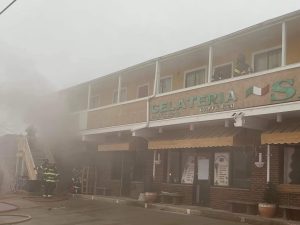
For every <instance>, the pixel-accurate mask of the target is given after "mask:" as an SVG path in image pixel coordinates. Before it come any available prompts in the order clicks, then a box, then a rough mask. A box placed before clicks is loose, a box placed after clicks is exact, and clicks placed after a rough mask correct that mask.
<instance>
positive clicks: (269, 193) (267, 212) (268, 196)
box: [258, 182, 278, 218]
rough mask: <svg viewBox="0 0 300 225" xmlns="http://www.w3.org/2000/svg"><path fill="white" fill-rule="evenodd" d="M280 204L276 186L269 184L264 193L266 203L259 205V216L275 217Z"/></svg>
mask: <svg viewBox="0 0 300 225" xmlns="http://www.w3.org/2000/svg"><path fill="white" fill-rule="evenodd" d="M277 202H278V192H277V189H276V186H275V185H274V184H273V183H271V182H269V183H268V184H267V188H266V190H265V192H264V202H262V203H259V204H258V211H259V214H260V215H261V216H263V217H268V218H271V217H274V216H275V214H276V208H277Z"/></svg>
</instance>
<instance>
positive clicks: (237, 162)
mask: <svg viewBox="0 0 300 225" xmlns="http://www.w3.org/2000/svg"><path fill="white" fill-rule="evenodd" d="M250 153H251V151H249V150H248V151H247V150H242V149H237V150H234V151H233V152H232V186H234V187H238V188H249V187H250V175H251V154H250Z"/></svg>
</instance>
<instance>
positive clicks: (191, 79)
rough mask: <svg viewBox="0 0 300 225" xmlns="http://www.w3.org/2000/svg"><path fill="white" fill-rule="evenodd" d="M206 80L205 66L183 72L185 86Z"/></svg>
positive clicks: (202, 82)
mask: <svg viewBox="0 0 300 225" xmlns="http://www.w3.org/2000/svg"><path fill="white" fill-rule="evenodd" d="M205 82H206V71H205V68H202V69H197V70H193V71H190V72H186V73H185V87H186V88H187V87H192V86H196V85H199V84H204V83H205Z"/></svg>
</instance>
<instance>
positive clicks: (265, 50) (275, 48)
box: [251, 45, 282, 73]
mask: <svg viewBox="0 0 300 225" xmlns="http://www.w3.org/2000/svg"><path fill="white" fill-rule="evenodd" d="M278 49H281V54H282V45H277V46H273V47H271V48H265V49H261V50H258V51H255V52H252V56H251V60H252V63H251V68H252V69H253V73H259V72H262V71H268V70H270V69H267V70H262V71H255V67H254V62H255V61H254V58H255V56H256V55H259V54H262V53H266V52H270V51H274V50H278ZM281 66H282V62H281V65H280V66H278V67H275V68H279V67H281ZM275 68H273V69H275Z"/></svg>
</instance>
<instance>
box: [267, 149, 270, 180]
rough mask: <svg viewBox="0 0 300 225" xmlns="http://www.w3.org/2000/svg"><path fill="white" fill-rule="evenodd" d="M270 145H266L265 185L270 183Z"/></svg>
mask: <svg viewBox="0 0 300 225" xmlns="http://www.w3.org/2000/svg"><path fill="white" fill-rule="evenodd" d="M270 156H271V155H270V145H269V144H268V145H267V183H269V182H270Z"/></svg>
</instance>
